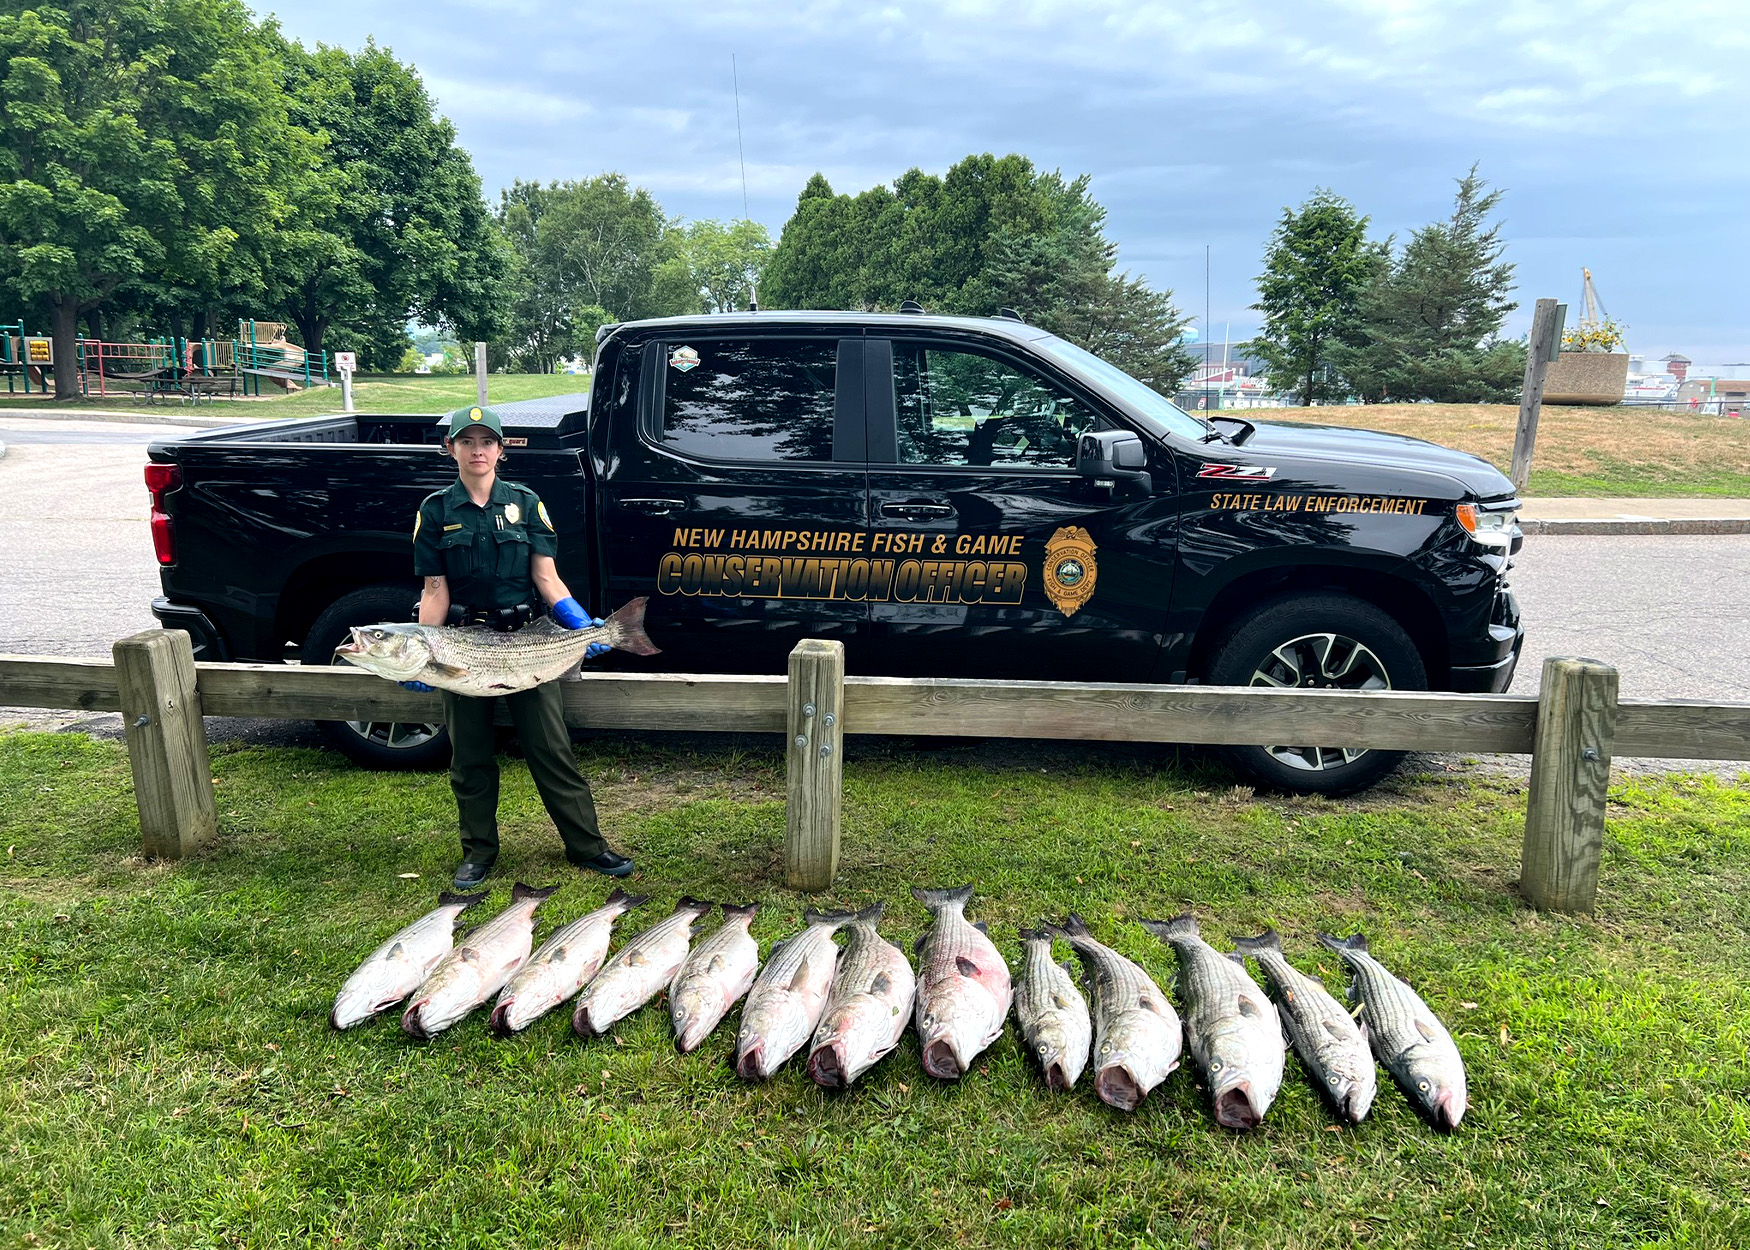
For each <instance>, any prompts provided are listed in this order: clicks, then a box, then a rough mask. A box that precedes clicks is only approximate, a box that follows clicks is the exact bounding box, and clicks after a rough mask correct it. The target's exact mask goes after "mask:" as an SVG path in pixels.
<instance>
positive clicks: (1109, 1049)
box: [1100, 1042, 1112, 1055]
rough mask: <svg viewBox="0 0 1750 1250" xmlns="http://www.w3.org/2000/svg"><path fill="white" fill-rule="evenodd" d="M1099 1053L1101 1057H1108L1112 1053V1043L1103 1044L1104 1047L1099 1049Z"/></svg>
mask: <svg viewBox="0 0 1750 1250" xmlns="http://www.w3.org/2000/svg"><path fill="white" fill-rule="evenodd" d="M1100 1053H1101V1054H1102V1055H1109V1054H1111V1053H1112V1043H1111V1042H1107V1043H1106V1044H1105V1045H1104V1046H1102V1047H1100Z"/></svg>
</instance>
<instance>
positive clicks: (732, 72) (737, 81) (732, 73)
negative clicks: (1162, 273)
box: [729, 52, 748, 221]
mask: <svg viewBox="0 0 1750 1250" xmlns="http://www.w3.org/2000/svg"><path fill="white" fill-rule="evenodd" d="M729 81H730V83H731V85H732V86H733V87H734V89H735V154H736V156H737V157H739V158H740V159H741V219H742V220H743V221H746V220H747V219H748V211H747V153H746V152H745V151H743V150H742V146H741V75H740V74H739V73H737V71H736V68H735V53H733V52H731V53H730V54H729Z"/></svg>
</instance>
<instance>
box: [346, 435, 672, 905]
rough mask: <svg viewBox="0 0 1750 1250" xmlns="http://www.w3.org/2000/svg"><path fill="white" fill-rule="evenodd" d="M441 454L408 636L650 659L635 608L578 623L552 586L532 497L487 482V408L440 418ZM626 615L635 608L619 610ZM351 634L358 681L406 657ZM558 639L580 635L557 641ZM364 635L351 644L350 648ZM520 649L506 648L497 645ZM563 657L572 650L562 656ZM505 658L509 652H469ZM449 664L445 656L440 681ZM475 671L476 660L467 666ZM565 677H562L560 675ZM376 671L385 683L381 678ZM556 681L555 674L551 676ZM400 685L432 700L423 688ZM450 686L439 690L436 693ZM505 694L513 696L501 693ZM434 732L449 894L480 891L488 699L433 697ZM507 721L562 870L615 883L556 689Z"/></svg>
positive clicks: (492, 856)
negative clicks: (447, 820) (453, 844)
mask: <svg viewBox="0 0 1750 1250" xmlns="http://www.w3.org/2000/svg"><path fill="white" fill-rule="evenodd" d="M444 453H445V454H446V455H447V456H449V457H450V458H451V459H452V460H454V461H455V462H456V481H455V483H454V484H453V485H451V486H450V487H448V488H447V489H445V490H441V491H436V492H434V493H433V494H431V495H429V496H427V497H426V499H425V501H424V502H423V503H422V504H420V506H419V513H418V516H417V517H416V519H415V521H414V529H413V571H414V573H415V574H416V575H418V576H419V577H420V578H422V579H423V583H424V584H423V588H422V590H421V592H420V597H419V625H420V626H424V627H427V632H428V633H429V632H433V627H441V626H446V625H462V626H474V627H478V628H476V629H469V628H464V629H461V630H455V631H451V630H445V629H436V630H435V632H436V633H437V634H439V635H451V636H452V637H459V636H461V635H467V636H468V637H469V638H471V639H473V640H475V642H476V644H477V643H478V641H479V640H480V639H481V637H482V635H484V634H486V633H488V632H498V633H503V634H507V635H509V631H511V630H515V629H517V628H518V627H519V626H523V625H525V624H527V623H528V622H531V621H533V620H535V618H537V617H546V616H547V613H548V612H549V611H550V612H551V618H550V620H543V621H542V622H541V623H540V624H539V625H538V626H536V627H533V632H532V633H530V632H529V631H525V633H526V634H527V635H528V636H527V637H526V638H523V639H522V640H523V641H525V642H527V643H530V644H537V645H538V646H539V647H540V648H541V649H542V650H543V651H549V650H551V649H553V648H554V647H555V646H558V647H560V648H561V649H562V650H563V651H565V652H566V654H569V653H570V651H571V649H572V647H573V646H574V647H575V648H576V652H577V653H576V655H575V656H572V657H571V661H570V662H571V663H575V662H576V660H579V659H585V658H594V657H595V656H596V655H600V654H603V653H604V652H606V651H607V650H608V649H609V648H610V647H611V646H613V645H614V644H615V642H616V641H619V642H621V643H623V644H625V646H626V649H628V650H632V651H637V652H642V653H648V652H650V651H652V650H654V648H652V647H651V646H650V643H649V640H648V639H647V638H645V637H644V633H643V629H642V616H643V610H642V605H641V604H640V605H637V606H636V607H635V608H634V609H633V612H632V613H631V615H632V616H633V617H635V618H637V619H631V620H628V619H624V618H623V616H622V613H616V614H615V617H616V623H615V625H614V626H612V627H610V626H609V625H608V623H607V622H604V621H600V620H597V619H596V618H595V617H593V616H591V615H590V614H589V613H588V612H586V611H585V610H584V609H583V606H582V605H581V604H580V603H579V602H578V601H577V599H576V598H574V597H573V596H572V593H571V590H570V588H569V587H567V586H566V584H565V583H564V582H563V581H562V580H560V577H559V572H558V569H557V567H556V565H555V563H554V557H555V556H557V555H558V553H559V537H558V534H557V533H556V531H555V530H554V527H553V520H552V518H551V517H550V516H548V515H547V509H546V507H545V506H544V505H543V504H542V503H541V500H540V497H539V496H538V495H536V494H535V492H534V491H532V490H530V489H529V488H528V487H526V486H523V485H521V484H519V483H516V482H507V481H504V480H502V479H501V478H500V477H499V476H498V467H499V464H500V462H501V461H502V459H503V456H504V425H503V422H502V421H501V420H500V419H499V416H498V414H497V413H496V412H494V411H493V410H492V409H491V408H488V407H485V406H471V407H467V408H458V409H456V410H455V411H454V412H452V413H450V414H449V415H448V416H447V417H446V418H444ZM628 606H629V607H632V605H628ZM373 628H374V629H376V630H377V631H379V632H382V633H383V635H384V636H383V637H382V638H376V637H372V636H371V634H372V629H366V630H361V631H355V632H354V635H353V638H354V640H353V643H352V644H350V646H348V647H342V648H341V649H340V652H339V653H340V654H341V655H343V656H344V657H345V658H347V659H349V660H352V662H354V663H361V662H362V663H363V666H364V667H372V668H376V667H377V666H378V663H379V662H380V659H381V658H382V657H381V654H380V653H382V652H385V651H388V650H392V649H394V647H391V646H390V644H391V642H393V643H394V645H395V647H400V648H406V647H408V646H409V645H410V643H409V641H408V639H407V635H406V634H405V633H404V632H402V631H400V630H394V631H393V632H391V630H392V627H389V626H378V627H373ZM566 633H572V634H576V635H578V636H577V637H575V638H570V639H568V638H566V637H565V634H566ZM361 635H362V636H361ZM519 637H520V636H519V635H509V636H508V637H507V638H505V639H504V642H505V643H506V644H511V643H514V642H515V641H517V640H518V639H519ZM567 643H569V644H571V645H569V646H567V645H564V644H567ZM478 649H480V650H481V652H482V655H484V654H485V652H486V651H487V650H491V651H495V652H499V653H500V654H504V653H506V650H507V649H506V648H502V647H492V648H478ZM457 658H458V655H457V654H451V655H450V656H449V661H451V663H450V664H449V667H451V668H458V667H464V665H462V664H457V663H454V661H455V660H456V659H457ZM470 658H472V659H474V660H475V662H479V659H480V657H478V656H472V655H470ZM569 666H570V665H569V664H566V665H564V666H562V667H561V671H563V668H564V667H569ZM378 671H382V670H381V669H380V668H379V669H378ZM555 675H557V674H555ZM404 684H408V685H411V686H413V687H415V688H420V689H430V688H431V686H430V685H429V684H427V683H423V682H417V681H414V680H412V679H405V680H404ZM448 684H452V683H446V685H448ZM503 684H510V683H503ZM442 695H443V707H444V720H445V722H446V723H447V724H448V726H449V731H450V747H451V757H450V788H451V790H452V791H453V792H454V793H455V796H456V812H457V817H458V821H459V823H460V826H461V835H462V864H461V866H460V867H459V868H458V869H457V870H456V877H455V880H456V883H457V887H456V888H458V889H465V888H467V887H469V886H473V885H476V884H478V883H479V882H481V881H483V880H485V878H486V876H487V874H488V873H490V872H491V871H492V867H493V864H494V862H495V861H496V860H497V858H498V848H499V843H498V760H497V741H496V738H495V735H494V730H493V725H492V713H493V706H492V705H493V697H492V696H491V695H489V694H488V695H486V697H477V696H475V695H473V694H461V693H457V691H456V690H455V689H445V690H443V691H442ZM502 697H503V698H504V701H505V703H506V704H507V705H508V707H509V710H510V718H511V722H512V724H514V725H515V727H516V733H517V738H518V739H519V740H520V741H521V743H522V748H523V756H524V758H525V759H527V761H528V765H529V774H530V776H531V777H532V778H533V779H534V782H535V788H536V789H537V790H538V791H539V792H540V795H541V802H542V804H543V805H544V806H545V807H546V809H547V815H548V816H550V817H551V818H552V820H553V824H554V826H555V827H556V828H557V829H558V831H559V837H560V839H561V840H562V841H563V842H564V844H565V857H566V859H568V860H569V861H571V862H572V863H574V864H577V865H578V866H580V867H583V868H588V869H592V870H594V871H596V872H602V873H606V874H608V875H609V876H615V877H623V876H626V875H627V874H628V873H630V872H631V871H632V869H633V864H632V861H631V860H630V859H627V858H626V857H625V856H623V855H619V854H617V853H616V852H614V851H613V850H612V849H610V848H609V846H608V844H607V843H606V842H605V841H604V840H603V839H602V835H601V829H600V826H599V824H598V823H597V820H596V811H595V800H594V798H593V797H592V796H591V794H590V792H589V783H588V782H587V781H585V780H584V778H583V775H582V774H581V773H580V772H578V769H577V761H576V759H575V758H574V757H573V755H572V753H571V734H570V731H569V729H568V728H567V727H566V724H565V705H564V700H563V698H562V696H561V693H560V688H559V686H558V685H556V684H554V683H553V682H551V681H547V680H543V681H541V684H536V685H531V686H529V687H528V688H526V689H520V690H515V691H507V692H506V693H504V695H503V696H502Z"/></svg>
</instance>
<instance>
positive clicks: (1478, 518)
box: [1455, 503, 1519, 547]
mask: <svg viewBox="0 0 1750 1250" xmlns="http://www.w3.org/2000/svg"><path fill="white" fill-rule="evenodd" d="M1455 512H1456V514H1457V516H1458V523H1459V524H1460V525H1462V526H1464V530H1465V533H1467V534H1469V535H1470V536H1471V537H1472V538H1474V539H1476V540H1477V541H1478V542H1479V543H1482V544H1483V546H1485V547H1505V546H1507V545H1508V544H1509V543H1511V542H1512V541H1513V523H1514V521H1515V520H1516V519H1517V518H1518V516H1519V513H1518V512H1516V511H1515V512H1509V511H1506V510H1501V511H1498V512H1485V511H1484V510H1483V509H1481V508H1479V507H1477V506H1476V505H1475V504H1474V503H1461V504H1459V505H1458V507H1457V508H1456V509H1455Z"/></svg>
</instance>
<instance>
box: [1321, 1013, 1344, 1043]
mask: <svg viewBox="0 0 1750 1250" xmlns="http://www.w3.org/2000/svg"><path fill="white" fill-rule="evenodd" d="M1322 1023H1323V1024H1324V1026H1325V1032H1327V1033H1329V1034H1330V1035H1331V1036H1332V1037H1334V1038H1336V1039H1337V1040H1338V1041H1339V1042H1346V1041H1348V1040H1349V1038H1348V1036H1347V1035H1346V1034H1345V1033H1344V1032H1343V1030H1342V1029H1339V1028H1338V1027H1337V1022H1336V1021H1335V1020H1332V1019H1331V1018H1330V1017H1328V1016H1327V1017H1326V1018H1325V1019H1324V1020H1323V1021H1322Z"/></svg>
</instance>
